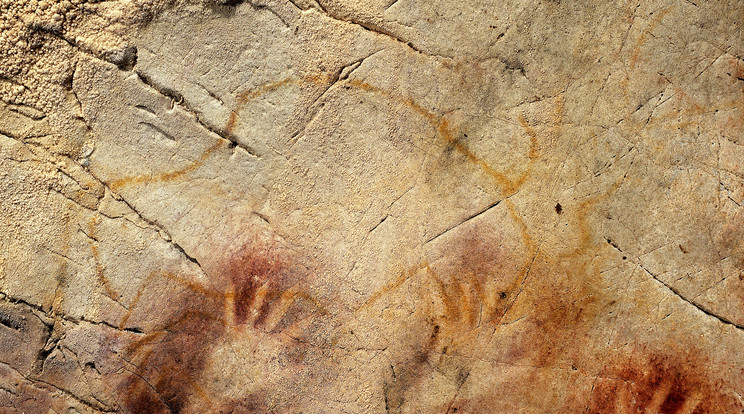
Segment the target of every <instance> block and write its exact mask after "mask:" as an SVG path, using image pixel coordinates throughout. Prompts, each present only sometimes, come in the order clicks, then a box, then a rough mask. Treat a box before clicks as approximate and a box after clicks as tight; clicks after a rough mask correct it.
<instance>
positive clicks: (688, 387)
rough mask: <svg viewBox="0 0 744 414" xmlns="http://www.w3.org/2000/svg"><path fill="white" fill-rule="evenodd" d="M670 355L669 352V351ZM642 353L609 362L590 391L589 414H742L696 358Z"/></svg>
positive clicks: (690, 354)
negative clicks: (737, 413) (621, 413)
mask: <svg viewBox="0 0 744 414" xmlns="http://www.w3.org/2000/svg"><path fill="white" fill-rule="evenodd" d="M670 350H671V349H670ZM673 352H674V353H671V354H664V353H650V354H645V355H644V353H643V351H640V352H636V353H635V355H632V356H630V357H628V358H627V359H625V360H620V361H617V362H608V363H607V368H606V369H605V370H604V372H601V373H600V374H599V376H598V378H600V379H599V380H598V381H597V382H596V384H595V386H594V389H593V391H592V395H591V400H590V404H589V409H588V411H587V412H589V413H597V414H604V413H616V412H623V413H646V412H653V413H661V414H681V413H687V414H703V413H733V412H741V410H742V409H743V408H744V406H742V405H741V402H740V401H737V400H736V399H735V398H734V397H733V396H732V395H726V394H725V393H724V392H723V391H722V389H721V388H722V384H721V382H720V381H716V380H715V379H714V378H713V377H712V376H711V375H710V374H709V373H708V372H707V370H706V367H707V365H708V364H707V361H705V360H704V358H702V357H701V356H700V354H699V353H697V352H689V351H688V352H677V351H673Z"/></svg>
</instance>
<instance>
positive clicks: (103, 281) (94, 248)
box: [86, 216, 121, 302]
mask: <svg viewBox="0 0 744 414" xmlns="http://www.w3.org/2000/svg"><path fill="white" fill-rule="evenodd" d="M99 222H100V218H99V217H97V216H92V217H91V220H90V222H89V223H88V231H87V233H86V235H87V236H88V238H89V243H90V251H91V254H92V255H93V262H94V263H95V265H96V270H95V271H96V280H97V281H98V283H99V284H100V285H101V287H102V288H103V292H104V294H105V295H106V296H108V297H109V298H110V299H111V300H113V301H116V302H118V301H119V298H120V297H121V296H120V295H119V294H118V293H117V292H116V291H115V290H114V289H113V288H112V287H111V283H110V282H109V280H108V278H106V275H105V274H104V269H105V268H104V266H103V264H102V263H101V253H100V251H99V246H98V238H97V237H96V227H97V226H98V223H99Z"/></svg>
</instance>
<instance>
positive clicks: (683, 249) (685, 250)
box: [678, 244, 687, 253]
mask: <svg viewBox="0 0 744 414" xmlns="http://www.w3.org/2000/svg"><path fill="white" fill-rule="evenodd" d="M678 246H679V250H680V251H681V252H682V253H687V249H685V248H684V247H682V245H681V244H679V245H678Z"/></svg>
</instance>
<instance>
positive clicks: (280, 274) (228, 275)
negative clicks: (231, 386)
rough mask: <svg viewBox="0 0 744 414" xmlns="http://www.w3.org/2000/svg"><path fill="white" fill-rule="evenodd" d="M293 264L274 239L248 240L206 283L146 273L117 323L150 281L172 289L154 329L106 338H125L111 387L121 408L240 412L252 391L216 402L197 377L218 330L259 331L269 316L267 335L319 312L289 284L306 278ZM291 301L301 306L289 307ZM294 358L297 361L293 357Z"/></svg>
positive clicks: (220, 334)
mask: <svg viewBox="0 0 744 414" xmlns="http://www.w3.org/2000/svg"><path fill="white" fill-rule="evenodd" d="M300 262H301V260H300V258H299V257H298V255H297V254H296V253H294V252H293V251H291V250H289V249H286V248H284V247H282V246H280V245H279V243H275V242H263V241H258V240H253V241H251V242H248V243H246V244H244V245H242V246H240V247H239V248H237V249H235V250H233V251H228V253H227V257H226V260H225V263H224V264H223V265H221V266H219V267H218V268H217V269H216V271H214V272H211V273H212V274H211V276H210V278H211V279H212V280H213V281H214V283H213V284H211V285H210V286H209V287H207V286H204V285H202V284H200V283H196V282H193V281H189V280H185V279H183V278H180V277H178V276H177V275H174V274H170V273H162V274H155V275H151V276H149V277H148V278H147V279H146V281H145V283H143V285H142V286H141V288H140V290H139V291H138V292H137V294H136V295H135V297H134V299H133V303H132V307H131V309H130V312H128V314H127V315H125V317H124V318H123V320H122V323H121V324H120V325H121V326H122V328H124V327H125V326H126V323H127V321H129V320H131V317H132V315H131V313H132V310H133V309H134V306H136V305H137V304H138V303H141V301H142V300H143V297H144V295H145V294H146V291H147V289H149V288H151V283H152V282H154V281H156V280H158V279H159V280H163V279H165V280H169V281H171V282H174V285H175V287H176V289H177V291H176V293H175V294H172V295H170V296H169V297H168V301H167V302H163V303H165V304H166V305H165V307H164V309H163V312H164V313H166V314H167V316H166V317H165V318H163V319H164V322H163V323H161V324H160V326H159V327H158V328H156V329H154V330H153V331H152V332H147V333H145V334H143V335H141V336H137V337H136V338H131V337H127V336H125V335H124V334H122V333H121V332H118V333H116V334H115V335H116V337H115V338H112V340H113V341H114V342H116V341H126V345H125V346H124V347H123V351H121V352H120V353H119V354H120V356H121V358H122V360H123V361H126V364H125V365H123V369H124V370H125V371H129V372H131V375H128V376H127V378H126V380H125V381H123V382H122V383H120V384H119V385H118V393H119V394H120V398H119V401H121V404H122V406H123V408H124V409H125V412H128V413H168V412H214V409H215V407H223V408H224V407H229V406H230V405H231V404H232V408H231V409H230V410H229V411H224V409H223V408H220V410H223V411H219V412H235V413H240V412H250V411H240V410H242V409H243V408H245V407H251V406H255V404H256V401H260V400H261V399H260V396H253V397H251V398H250V399H249V400H250V401H249V400H245V401H242V402H236V401H233V402H232V403H230V402H229V401H227V400H226V401H221V399H220V397H219V396H214V395H210V392H209V391H208V387H205V386H204V384H202V383H201V382H200V380H201V378H200V377H201V374H202V372H203V371H204V369H205V368H206V364H207V361H208V359H209V356H210V355H211V353H212V351H213V349H214V347H215V346H218V345H219V344H220V342H221V341H222V340H223V338H224V336H225V334H226V333H228V332H231V331H236V330H239V329H242V327H244V326H246V325H248V326H251V327H253V328H255V329H263V328H264V327H265V325H266V324H267V322H268V319H269V317H271V318H272V320H273V325H272V326H269V327H266V328H267V329H268V330H267V331H266V332H269V333H270V332H275V331H276V330H281V329H287V328H289V327H291V326H292V325H293V324H296V323H299V322H301V321H303V320H304V319H307V318H310V317H313V316H317V315H318V314H323V311H322V309H321V308H320V306H318V305H317V302H316V301H314V300H313V299H312V298H311V297H310V296H309V295H307V294H305V293H303V292H302V291H301V290H300V289H299V287H298V286H297V285H298V284H299V283H300V282H302V280H303V279H304V278H305V277H306V276H307V275H308V273H307V270H306V269H305V268H304V267H303V266H301V265H300ZM215 286H217V287H215ZM219 286H224V287H219ZM298 300H301V301H302V302H303V306H295V305H294V304H295V303H296V301H298ZM308 304H310V305H308ZM140 306H141V305H140ZM298 313H299V314H298ZM251 322H252V323H251ZM271 328H273V330H272V329H271ZM296 363H298V364H303V363H304V361H303V360H302V358H300V359H298V360H297V361H296ZM228 403H229V404H228ZM233 403H234V404H233ZM225 404H227V405H225ZM225 409H226V408H225Z"/></svg>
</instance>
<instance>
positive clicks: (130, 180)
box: [108, 140, 226, 191]
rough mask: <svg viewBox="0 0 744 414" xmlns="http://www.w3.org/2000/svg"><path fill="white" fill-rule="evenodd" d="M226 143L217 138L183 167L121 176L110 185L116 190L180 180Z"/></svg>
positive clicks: (200, 165)
mask: <svg viewBox="0 0 744 414" xmlns="http://www.w3.org/2000/svg"><path fill="white" fill-rule="evenodd" d="M225 145H226V141H224V140H217V141H216V142H215V143H214V145H212V146H211V147H209V148H208V149H207V150H206V151H204V152H203V153H202V154H201V155H200V156H199V158H198V159H197V160H196V161H193V162H192V163H191V164H189V165H187V166H186V167H184V168H182V169H179V170H175V171H169V172H164V173H160V174H155V175H138V176H135V177H125V178H120V179H117V180H113V181H111V182H109V183H108V184H109V187H111V189H112V190H114V191H119V190H121V189H123V188H125V187H131V186H137V185H142V184H146V183H159V182H172V181H176V180H179V179H181V178H183V176H185V175H187V174H190V173H192V172H194V171H197V170H198V169H199V168H201V167H202V166H203V165H204V164H205V163H206V161H207V160H208V159H209V157H210V156H211V155H212V154H213V153H214V152H215V151H217V150H218V149H220V148H222V147H223V146H225Z"/></svg>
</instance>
